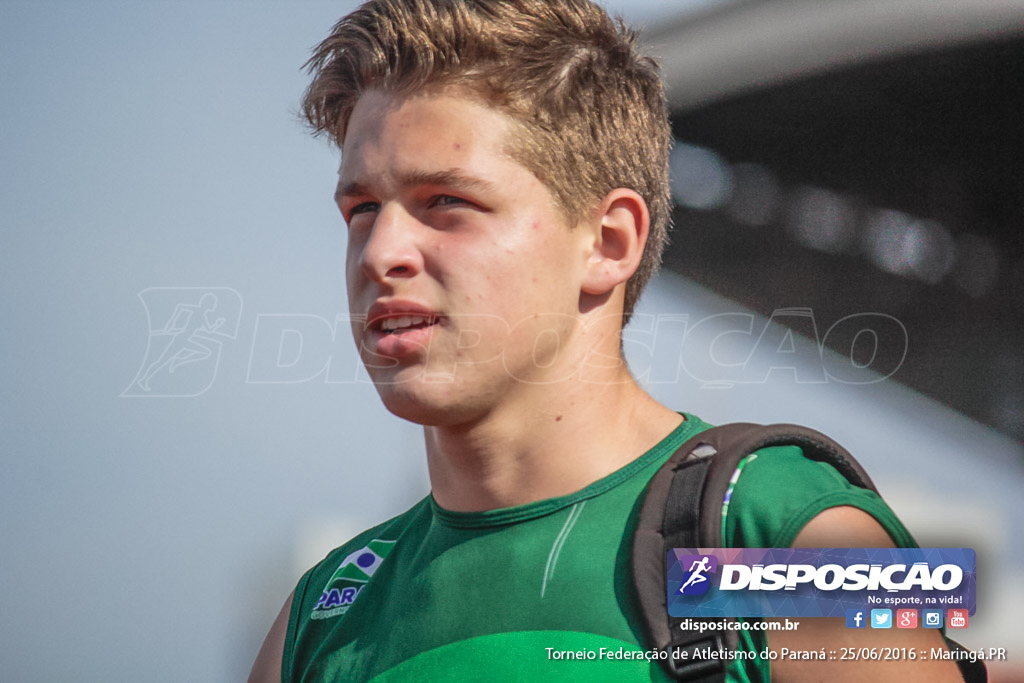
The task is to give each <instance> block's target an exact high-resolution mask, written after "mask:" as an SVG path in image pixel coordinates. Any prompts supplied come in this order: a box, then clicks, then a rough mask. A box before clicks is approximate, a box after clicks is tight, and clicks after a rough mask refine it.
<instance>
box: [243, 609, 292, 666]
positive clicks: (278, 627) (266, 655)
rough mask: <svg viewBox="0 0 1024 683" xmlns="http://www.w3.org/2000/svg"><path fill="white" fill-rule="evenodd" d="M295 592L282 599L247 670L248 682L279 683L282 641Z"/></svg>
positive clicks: (286, 630)
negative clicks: (282, 601) (281, 603)
mask: <svg viewBox="0 0 1024 683" xmlns="http://www.w3.org/2000/svg"><path fill="white" fill-rule="evenodd" d="M294 598H295V593H292V594H291V595H289V596H288V599H287V600H285V601H284V607H282V608H281V611H280V612H278V614H277V618H276V619H274V624H273V625H272V626H271V627H270V631H269V632H268V633H267V637H266V638H265V639H264V640H263V645H262V646H261V647H260V651H259V654H257V655H256V661H255V662H253V664H252V671H250V672H249V683H279V682H280V680H281V661H282V659H283V657H284V641H285V638H286V637H287V635H288V619H289V617H290V615H291V611H292V600H293V599H294Z"/></svg>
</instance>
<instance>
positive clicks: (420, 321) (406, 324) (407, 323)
mask: <svg viewBox="0 0 1024 683" xmlns="http://www.w3.org/2000/svg"><path fill="white" fill-rule="evenodd" d="M436 323H437V318H436V317H434V316H423V315H401V316H397V317H394V318H384V319H383V320H380V321H379V322H378V323H377V324H376V325H375V327H376V328H377V329H378V330H379V331H380V332H383V333H384V334H401V333H402V332H409V331H410V330H420V329H423V328H424V327H430V326H431V325H434V324H436Z"/></svg>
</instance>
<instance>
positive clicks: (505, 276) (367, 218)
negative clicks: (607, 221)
mask: <svg viewBox="0 0 1024 683" xmlns="http://www.w3.org/2000/svg"><path fill="white" fill-rule="evenodd" d="M511 130H514V124H513V123H512V122H511V120H510V119H509V118H508V117H507V116H505V115H504V114H502V113H500V112H498V111H496V110H494V109H491V108H489V107H486V106H484V105H482V104H478V103H477V102H475V101H473V100H471V99H466V98H463V97H458V96H457V95H455V94H445V93H419V94H415V95H412V96H397V95H390V94H385V93H381V92H378V91H370V92H368V93H366V94H365V95H363V96H362V98H361V99H360V100H359V102H358V104H357V105H356V107H355V110H354V111H353V113H352V116H351V119H350V121H349V126H348V130H347V133H346V135H345V139H344V143H343V146H342V164H341V170H340V173H339V175H340V178H339V182H338V196H337V199H338V205H339V207H340V208H341V211H342V214H343V216H344V217H345V220H346V222H347V223H348V255H347V260H346V273H347V279H348V298H349V310H350V312H351V314H352V316H353V319H354V320H355V321H356V322H354V323H353V333H354V335H355V340H356V344H357V346H358V347H359V349H360V354H361V356H362V359H363V362H364V363H365V364H366V366H367V368H368V370H369V373H370V376H371V377H372V378H373V381H374V384H375V385H376V387H377V390H378V392H379V393H380V395H381V397H382V398H383V400H384V403H385V405H386V406H387V407H388V409H390V410H391V411H392V412H394V413H395V414H397V415H399V416H401V417H405V418H407V419H410V420H413V421H415V422H420V423H422V424H432V425H443V424H448V425H452V424H464V423H466V422H470V421H473V420H476V419H479V418H482V417H484V416H485V415H487V414H488V412H490V411H493V410H495V409H497V408H499V407H500V406H502V405H505V404H507V403H508V402H509V401H514V400H515V399H516V398H517V397H521V396H523V395H524V394H525V393H526V392H528V391H529V389H530V387H536V386H538V385H548V384H550V383H552V382H555V381H565V380H566V379H568V377H569V376H571V374H572V373H573V371H574V369H575V368H576V367H578V365H579V362H580V359H579V358H578V357H574V352H573V350H572V349H574V348H576V347H578V346H580V343H579V342H578V341H575V340H576V339H577V338H578V337H579V336H580V332H581V331H580V329H579V318H578V313H579V301H580V281H581V277H582V274H583V271H584V267H585V265H586V262H587V259H588V255H587V254H588V252H587V239H588V231H587V230H585V229H578V228H577V229H571V228H570V227H569V226H568V225H567V224H566V221H565V219H564V217H563V216H562V214H561V213H560V212H559V210H558V208H557V207H556V205H555V203H554V202H553V200H552V198H551V195H550V193H549V192H548V190H547V188H545V187H544V185H543V184H541V182H540V181H539V180H538V179H537V178H536V177H535V176H534V175H533V174H532V173H530V172H529V171H528V170H526V168H524V167H523V166H522V165H520V164H519V163H517V162H516V161H514V160H513V159H511V158H510V157H509V156H508V155H507V154H506V153H505V151H504V143H505V141H506V136H508V135H509V134H510V131H511ZM590 239H591V242H592V241H593V239H592V237H591V238H590ZM575 355H576V356H578V354H575Z"/></svg>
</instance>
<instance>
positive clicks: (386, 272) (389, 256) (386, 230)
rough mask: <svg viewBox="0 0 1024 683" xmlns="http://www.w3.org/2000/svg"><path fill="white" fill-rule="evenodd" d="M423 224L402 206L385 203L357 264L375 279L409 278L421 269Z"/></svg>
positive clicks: (381, 280)
mask: <svg viewBox="0 0 1024 683" xmlns="http://www.w3.org/2000/svg"><path fill="white" fill-rule="evenodd" d="M422 227H423V226H422V225H420V224H419V222H418V221H417V220H416V219H415V218H414V217H413V216H411V215H409V213H408V212H406V211H405V210H404V209H403V208H402V207H401V206H396V205H387V204H386V205H384V206H382V207H381V209H380V211H379V212H378V213H377V218H376V220H375V221H374V223H373V227H372V228H371V230H370V235H369V237H368V238H367V240H366V242H365V243H364V244H363V250H362V254H361V255H360V263H359V266H360V268H361V269H362V270H363V272H364V273H365V275H366V277H368V278H370V279H371V280H373V281H375V282H386V281H387V280H390V279H395V278H410V277H413V276H414V275H416V274H417V273H419V272H420V271H421V270H422V269H423V257H422V253H421V252H420V249H419V239H420V234H421V232H422Z"/></svg>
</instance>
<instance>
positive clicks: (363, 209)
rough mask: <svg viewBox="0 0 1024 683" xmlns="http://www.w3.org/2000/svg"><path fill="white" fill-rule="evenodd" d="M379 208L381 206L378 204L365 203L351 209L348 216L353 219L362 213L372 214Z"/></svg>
mask: <svg viewBox="0 0 1024 683" xmlns="http://www.w3.org/2000/svg"><path fill="white" fill-rule="evenodd" d="M379 208H380V204H378V203H377V202H363V203H361V204H356V205H355V206H353V207H352V208H351V209H349V212H348V215H349V217H351V216H355V215H357V214H361V213H372V212H374V211H377V210H378V209H379Z"/></svg>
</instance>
